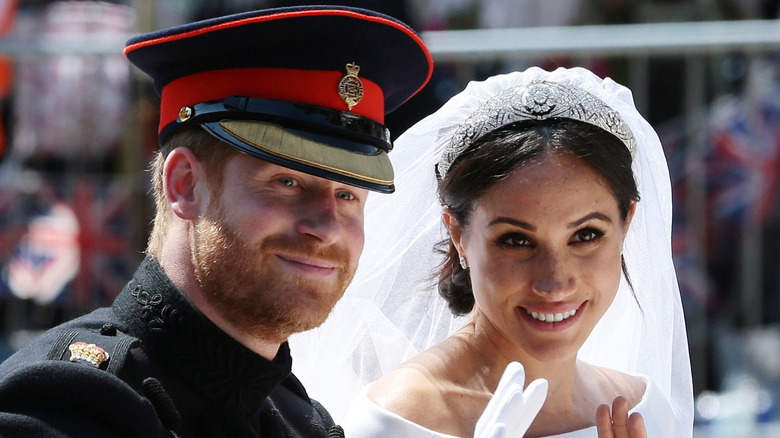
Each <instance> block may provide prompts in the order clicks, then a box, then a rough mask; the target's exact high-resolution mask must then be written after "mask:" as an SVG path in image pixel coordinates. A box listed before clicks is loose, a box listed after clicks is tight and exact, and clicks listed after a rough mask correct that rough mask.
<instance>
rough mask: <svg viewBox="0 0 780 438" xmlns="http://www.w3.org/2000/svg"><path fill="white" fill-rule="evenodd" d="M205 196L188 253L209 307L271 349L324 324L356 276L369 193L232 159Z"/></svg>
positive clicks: (246, 158) (239, 157) (241, 158)
mask: <svg viewBox="0 0 780 438" xmlns="http://www.w3.org/2000/svg"><path fill="white" fill-rule="evenodd" d="M210 196H211V199H210V202H209V203H208V208H207V209H206V211H203V212H202V214H201V217H200V219H199V221H198V223H197V226H196V235H195V245H194V249H193V263H194V265H195V267H196V276H197V278H198V281H199V282H200V285H201V288H202V289H203V292H204V294H205V296H206V299H207V300H208V302H209V304H210V305H211V306H213V307H214V308H215V309H216V311H217V312H219V313H220V315H221V317H222V318H224V319H225V320H227V321H230V322H231V323H232V324H233V325H234V326H235V327H236V328H237V329H239V330H241V331H243V332H245V333H247V334H249V335H253V336H259V337H261V338H263V339H266V340H270V341H276V342H281V341H284V340H286V339H287V337H289V336H290V335H291V334H293V333H297V332H301V331H305V330H308V329H311V328H314V327H317V326H319V325H320V324H322V322H323V321H324V320H325V318H327V316H328V314H329V313H330V311H331V309H332V308H333V306H334V305H335V304H336V302H337V301H338V300H339V299H340V298H341V296H342V295H343V293H344V290H345V289H346V287H347V285H348V284H349V282H350V281H351V280H352V277H353V275H354V273H355V269H356V268H357V262H358V258H359V256H360V252H361V251H362V249H363V206H364V204H365V200H366V196H367V192H366V191H365V190H363V189H359V188H356V187H353V186H349V185H346V184H342V183H337V182H334V181H330V180H326V179H322V178H318V177H315V176H311V175H308V174H305V173H301V172H296V171H294V170H291V169H287V168H285V167H281V166H277V165H274V164H270V163H268V162H265V161H262V160H258V159H255V158H251V157H249V156H247V155H244V154H237V155H236V156H234V157H231V158H230V159H229V160H228V161H227V163H226V164H225V169H224V176H223V179H222V188H221V190H214V189H212V190H211V193H210Z"/></svg>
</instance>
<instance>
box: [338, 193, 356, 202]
mask: <svg viewBox="0 0 780 438" xmlns="http://www.w3.org/2000/svg"><path fill="white" fill-rule="evenodd" d="M336 196H337V197H338V198H340V199H344V200H346V201H351V200H353V199H355V195H353V194H352V193H349V192H338V193H336Z"/></svg>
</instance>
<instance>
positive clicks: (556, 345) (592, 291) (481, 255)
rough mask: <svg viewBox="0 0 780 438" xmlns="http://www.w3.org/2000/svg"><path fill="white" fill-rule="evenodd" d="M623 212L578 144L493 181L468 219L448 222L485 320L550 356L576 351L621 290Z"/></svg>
mask: <svg viewBox="0 0 780 438" xmlns="http://www.w3.org/2000/svg"><path fill="white" fill-rule="evenodd" d="M633 208H634V206H633V204H632V207H631V211H630V212H629V217H628V218H627V220H625V221H623V220H622V219H621V217H620V213H619V210H618V204H617V200H616V199H615V197H614V196H613V194H612V191H611V190H610V189H609V187H608V186H607V183H606V181H605V180H604V179H603V177H602V176H601V175H599V174H598V173H597V172H596V171H595V170H593V169H592V168H591V167H589V166H588V165H587V164H586V163H585V162H583V161H582V160H580V159H578V158H576V157H574V156H573V155H570V154H564V155H547V156H544V157H541V158H538V159H536V160H534V161H532V162H530V163H528V164H526V165H524V166H523V167H521V168H520V169H518V170H516V171H514V173H512V174H511V175H510V176H509V177H508V178H507V179H505V180H503V181H501V182H499V183H496V184H495V185H493V186H492V187H491V188H490V189H489V190H488V191H487V192H486V193H485V194H484V195H483V196H482V197H481V198H480V199H479V200H478V201H477V203H476V208H475V210H474V211H473V213H472V215H471V218H470V221H469V224H468V226H467V228H466V229H459V228H458V227H457V226H456V224H455V221H454V219H453V218H452V217H451V216H449V215H448V214H447V213H446V211H445V222H447V224H448V227H449V228H450V234H451V236H452V238H453V242H454V243H455V246H456V247H457V248H458V250H459V252H460V254H461V255H462V256H464V257H465V258H466V261H467V263H468V266H469V268H470V275H471V282H472V286H473V290H474V298H475V307H474V310H473V312H475V313H476V314H475V315H474V316H475V317H476V321H477V327H478V328H484V330H487V331H488V332H489V333H493V334H497V335H498V339H497V344H498V345H505V346H507V347H509V348H520V349H521V350H523V351H524V352H525V353H526V354H528V355H531V356H532V357H534V358H536V359H537V360H541V361H560V360H567V359H572V358H574V357H576V354H577V351H578V350H579V348H580V347H581V346H582V344H583V343H584V342H585V339H586V338H587V337H588V335H589V334H590V332H591V330H592V329H593V327H594V326H595V325H596V323H597V322H598V321H599V319H600V318H601V317H602V315H604V312H606V310H607V308H608V307H609V305H610V304H611V303H612V300H613V299H614V297H615V294H616V293H617V289H618V285H619V283H620V276H621V259H620V255H621V249H622V245H623V240H624V238H625V235H626V232H627V230H628V224H629V222H630V219H631V215H632V214H633Z"/></svg>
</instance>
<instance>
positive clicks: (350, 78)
mask: <svg viewBox="0 0 780 438" xmlns="http://www.w3.org/2000/svg"><path fill="white" fill-rule="evenodd" d="M359 72H360V66H358V65H357V64H355V63H354V62H350V63H349V64H347V74H346V75H345V76H344V77H343V78H341V81H339V96H340V97H341V100H343V101H344V103H346V104H347V106H348V107H349V109H350V110H351V109H352V107H354V106H355V105H357V104H358V103H359V102H360V100H361V99H363V82H362V81H361V80H360V78H359V77H358V76H357V75H358V73H359Z"/></svg>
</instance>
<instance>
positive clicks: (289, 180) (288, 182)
mask: <svg viewBox="0 0 780 438" xmlns="http://www.w3.org/2000/svg"><path fill="white" fill-rule="evenodd" d="M279 182H280V183H282V184H284V185H286V186H288V187H295V186H297V185H298V181H296V180H295V179H294V178H291V177H289V176H283V177H281V178H279Z"/></svg>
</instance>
